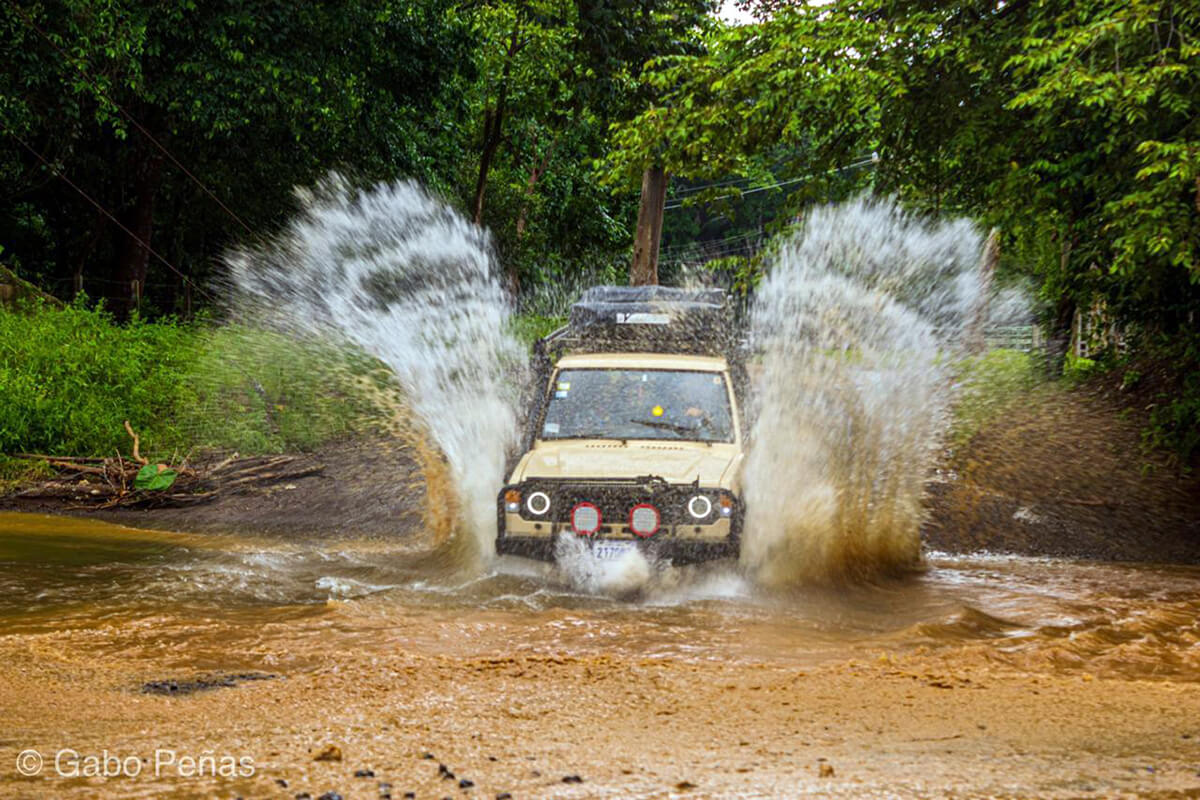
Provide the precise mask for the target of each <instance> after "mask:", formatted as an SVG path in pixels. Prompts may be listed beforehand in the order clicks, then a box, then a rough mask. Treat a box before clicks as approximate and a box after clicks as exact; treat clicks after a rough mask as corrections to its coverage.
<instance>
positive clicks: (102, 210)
mask: <svg viewBox="0 0 1200 800" xmlns="http://www.w3.org/2000/svg"><path fill="white" fill-rule="evenodd" d="M4 131H5V133H7V134H8V135H9V136H11V137H13V138H14V139H16V140H17V141H18V142H19V143H20V144H21V146H22V147H24V148H25V149H26V150H28V151H29V152H30V153H32V154H33V155H34V157H35V158H37V160H38V161H41V162H42V163H43V164H45V165H46V168H47V169H49V170H50V171H51V172H53V173H54V174H55V175H56V176H57V177H59V178H61V179H62V181H63V182H64V183H66V184H67V185H68V186H70V187H71V188H72V189H74V190H75V191H77V192H79V194H80V195H81V196H82V197H83V199H84V200H87V201H88V202H89V203H91V204H92V205H93V206H95V207H96V210H97V211H99V212H100V213H101V214H103V215H104V216H106V217H108V218H109V219H110V220H112V222H113V224H115V225H116V226H117V227H118V228H120V229H121V230H123V231H124V232H125V233H126V235H127V236H129V238H130V239H133V240H134V241H135V242H137V243H138V244H140V245H141V246H142V247H144V248H146V252H148V253H150V254H151V255H152V256H154V257H155V258H157V259H158V260H159V261H161V262H162V263H163V264H164V265H166V267H167V269H169V270H171V271H172V272H174V273H175V274H176V275H178V276H179V277H180V278H181V279H182V280H183V282H184V283H188V284H191V286H192V287H193V288H194V289H195V290H196V291H197V292H199V293H200V294H202V295H204V296H205V297H207V298H208V299H209V300H212V301H213V302H214V303H215V302H216V301H217V298H215V297H213V296H212V295H211V294H209V293H208V292H206V291H204V289H202V288H200V286H199V285H198V284H197V283H196V282H195V281H193V280H192V279H191V278H189V277H188V276H187V275H184V274H183V272H181V271H180V270H178V269H176V268H175V265H174V264H172V263H171V262H170V261H167V259H165V258H163V256H161V255H159V253H158V251H157V250H155V249H154V248H153V247H151V246H150V244H149V243H148V242H145V241H143V240H142V238H141V237H140V236H138V235H137V234H135V233H134V232H133V231H131V230H129V228H126V227H125V225H124V224H122V223H121V221H120V220H119V219H117V218H116V217H114V216H113V215H112V214H111V213H109V211H108V209H106V208H105V207H104V206H102V205H100V203H99V202H97V201H96V200H94V199H92V196H91V195H90V194H88V193H87V192H85V191H84V190H83V189H80V188H79V187H78V186H76V185H75V183H74V182H73V181H72V180H71V179H70V178H68V177H67V176H66V175H63V174H62V173H61V172H59V171H58V169H57V168H56V167H55V166H54V165H53V164H51V163H50V162H49V161H47V160H46V157H45V156H43V155H42V154H41V153H39V152H38V151H37V150H34V149H33V148H32V147H31V146H30V145H29V144H28V143H27V142H26V141H25V140H24V139H22V138H21V137H20V136H18V135H17V134H16V133H14V132H13V131H12V129H10V128H5V129H4Z"/></svg>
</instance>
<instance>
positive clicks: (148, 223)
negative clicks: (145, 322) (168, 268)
mask: <svg viewBox="0 0 1200 800" xmlns="http://www.w3.org/2000/svg"><path fill="white" fill-rule="evenodd" d="M136 157H137V159H138V161H137V163H136V164H135V165H134V167H133V180H134V187H133V197H134V200H133V207H132V208H131V209H130V210H129V212H128V213H127V214H125V215H123V217H124V218H123V219H122V223H123V224H124V225H125V227H126V228H128V229H129V230H130V231H131V232H132V233H133V236H132V237H131V236H129V235H128V234H122V236H123V238H124V242H123V243H122V246H121V249H120V253H119V255H118V256H117V264H116V270H115V272H114V277H115V278H116V281H117V286H116V287H115V289H116V291H115V293H114V296H113V298H112V299H113V304H112V310H113V312H114V313H116V314H117V316H118V317H120V318H122V319H123V318H126V317H128V316H129V314H130V312H131V311H132V310H133V309H134V308H136V307H137V306H138V305H139V304H140V302H141V296H142V294H143V293H144V292H145V287H146V268H147V265H148V264H149V262H150V250H149V249H148V247H149V246H150V237H151V234H152V233H153V232H154V196H155V195H156V194H157V193H158V187H159V184H160V183H161V181H162V165H163V157H162V155H161V154H160V153H157V152H155V153H151V154H147V153H145V151H144V150H143V149H142V148H138V155H137V156H136Z"/></svg>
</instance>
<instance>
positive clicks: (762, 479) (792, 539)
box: [742, 199, 988, 584]
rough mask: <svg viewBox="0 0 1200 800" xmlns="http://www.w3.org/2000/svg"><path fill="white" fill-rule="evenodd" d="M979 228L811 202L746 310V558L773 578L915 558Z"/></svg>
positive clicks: (849, 574) (977, 301) (862, 206)
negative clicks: (753, 348)
mask: <svg viewBox="0 0 1200 800" xmlns="http://www.w3.org/2000/svg"><path fill="white" fill-rule="evenodd" d="M982 244H983V242H982V237H981V236H980V235H979V232H978V231H977V230H976V229H975V228H974V227H973V226H972V225H971V224H970V223H969V222H967V221H965V220H956V221H949V222H930V221H925V220H922V219H920V218H917V217H914V216H910V215H907V214H905V213H903V212H902V211H900V210H899V209H898V208H897V207H896V206H895V205H894V204H893V203H891V202H886V201H884V202H872V201H869V200H865V199H863V200H858V201H855V202H851V203H847V204H845V205H841V206H830V207H824V208H820V209H817V210H816V211H814V212H812V213H811V214H810V215H809V216H808V218H807V219H806V220H805V223H804V226H803V229H802V231H801V232H800V233H799V234H797V236H796V237H795V238H794V239H793V240H791V241H790V242H788V243H786V244H785V245H784V246H783V247H782V248H781V249H780V250H779V252H778V254H777V256H776V258H775V259H774V263H773V265H772V267H771V269H770V271H769V273H768V274H767V277H766V278H765V280H764V281H763V284H762V285H761V286H760V287H759V290H758V293H757V296H756V298H755V301H754V305H753V308H752V311H751V323H750V324H751V335H752V339H753V340H754V341H755V343H756V345H757V347H758V349H759V350H760V351H761V352H762V354H763V361H762V365H761V367H762V369H761V373H760V374H759V375H758V377H757V379H756V381H755V384H756V396H755V406H756V407H755V411H756V414H755V422H754V425H753V436H752V446H751V451H750V454H749V456H748V458H747V463H746V470H745V485H746V490H745V491H746V500H747V507H748V519H747V524H746V531H745V534H744V537H743V547H742V561H743V564H744V565H746V566H748V567H749V568H750V569H752V570H753V571H754V573H755V575H756V576H757V578H758V579H759V580H761V581H763V582H765V583H768V584H780V583H787V582H791V581H798V580H800V581H803V580H838V579H861V578H869V577H872V576H875V575H879V574H885V573H888V572H895V571H898V570H903V569H905V568H910V567H912V566H915V565H916V564H918V563H919V561H920V535H919V529H920V523H921V520H922V510H921V495H922V491H923V486H924V482H925V480H926V478H927V476H928V474H929V471H930V468H931V466H932V459H933V457H934V455H935V448H936V447H937V445H938V442H939V435H940V433H941V432H942V431H943V429H944V428H945V424H946V419H947V409H948V405H949V402H950V399H951V390H950V383H951V374H950V373H951V370H952V368H953V366H954V364H955V362H956V360H957V358H958V357H959V355H960V354H961V353H962V346H963V342H964V339H965V337H966V334H967V333H968V331H969V330H970V329H971V326H972V325H974V324H976V322H977V320H978V319H979V317H980V315H981V313H986V299H987V298H986V295H987V293H988V292H987V288H988V287H987V283H988V282H987V281H986V279H985V278H984V277H983V276H982V273H981V271H980V269H979V267H980V258H981V254H982Z"/></svg>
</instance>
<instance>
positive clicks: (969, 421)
mask: <svg viewBox="0 0 1200 800" xmlns="http://www.w3.org/2000/svg"><path fill="white" fill-rule="evenodd" d="M959 381H960V389H959V394H958V401H957V403H956V405H955V407H954V416H953V420H952V422H951V426H950V441H951V443H952V444H954V445H962V444H965V443H966V442H967V441H969V440H970V438H971V437H972V436H974V435H975V433H977V432H978V431H979V430H981V429H982V428H983V427H984V426H985V425H987V424H988V423H989V422H991V421H992V420H994V419H996V418H998V417H999V416H1000V415H1002V414H1003V413H1004V412H1005V410H1006V409H1008V408H1009V407H1011V404H1012V403H1015V402H1018V401H1019V400H1020V399H1021V398H1022V397H1026V396H1027V395H1028V394H1029V393H1030V392H1031V391H1033V389H1034V388H1035V387H1036V386H1037V385H1038V384H1039V383H1040V382H1041V381H1042V378H1041V373H1040V370H1039V367H1038V362H1037V360H1036V359H1035V358H1034V357H1033V356H1031V355H1030V354H1029V353H1024V352H1021V351H1020V350H1005V349H995V350H989V351H988V352H986V353H984V354H983V355H980V356H975V357H974V358H970V359H967V360H966V361H965V362H963V364H962V373H961V375H960V378H959Z"/></svg>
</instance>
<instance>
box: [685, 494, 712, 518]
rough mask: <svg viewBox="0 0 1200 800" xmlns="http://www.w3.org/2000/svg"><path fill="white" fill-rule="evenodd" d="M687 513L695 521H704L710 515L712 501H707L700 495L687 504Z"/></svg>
mask: <svg viewBox="0 0 1200 800" xmlns="http://www.w3.org/2000/svg"><path fill="white" fill-rule="evenodd" d="M687 510H688V513H689V514H691V515H692V516H693V517H695V518H696V519H704V518H706V517H707V516H708V515H709V514H711V513H712V500H709V499H708V498H707V497H705V496H704V495H702V494H698V495H696V496H695V497H693V498H692V499H691V500H688V504H687Z"/></svg>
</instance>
